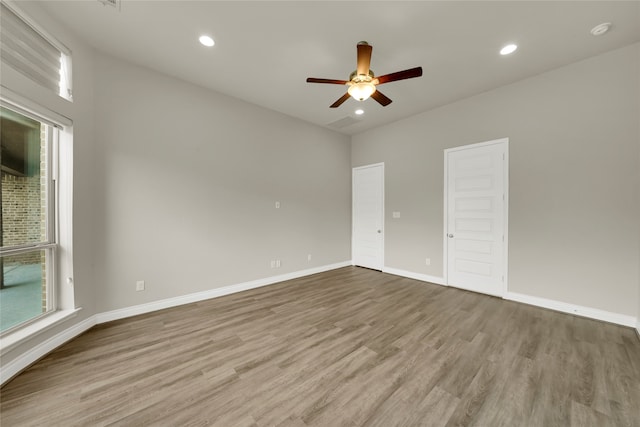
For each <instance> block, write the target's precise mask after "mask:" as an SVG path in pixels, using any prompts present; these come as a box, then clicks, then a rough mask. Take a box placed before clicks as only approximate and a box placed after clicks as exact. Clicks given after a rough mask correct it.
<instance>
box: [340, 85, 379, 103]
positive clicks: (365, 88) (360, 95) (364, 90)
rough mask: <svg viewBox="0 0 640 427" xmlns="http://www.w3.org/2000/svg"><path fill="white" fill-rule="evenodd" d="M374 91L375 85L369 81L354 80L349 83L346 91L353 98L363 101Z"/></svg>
mask: <svg viewBox="0 0 640 427" xmlns="http://www.w3.org/2000/svg"><path fill="white" fill-rule="evenodd" d="M375 91H376V85H374V84H373V83H371V82H366V81H365V82H355V83H351V84H350V85H349V89H347V92H348V93H349V95H351V97H352V98H353V99H356V100H358V101H364V100H366V99H368V98H369V97H370V96H371V95H373V92H375Z"/></svg>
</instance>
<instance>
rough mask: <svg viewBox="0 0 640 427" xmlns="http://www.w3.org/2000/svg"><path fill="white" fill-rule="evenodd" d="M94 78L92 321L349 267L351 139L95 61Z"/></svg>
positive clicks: (153, 75) (125, 67) (121, 65)
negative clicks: (96, 315)
mask: <svg viewBox="0 0 640 427" xmlns="http://www.w3.org/2000/svg"><path fill="white" fill-rule="evenodd" d="M94 78H95V79H96V82H97V83H98V84H96V87H95V114H96V117H97V118H98V119H97V120H96V142H97V147H98V148H97V152H96V169H95V175H94V178H93V179H94V183H95V191H96V193H97V194H98V198H97V200H96V219H95V221H96V228H97V231H96V239H95V242H94V250H95V251H96V253H95V255H96V258H95V259H96V280H97V282H98V287H97V297H98V298H97V301H98V302H97V303H98V307H97V310H98V312H104V311H109V310H113V309H118V308H124V307H130V306H133V305H136V304H141V303H145V302H151V301H156V300H160V299H164V298H170V297H175V296H181V295H185V294H189V293H193V292H199V291H205V290H209V289H213V288H218V287H222V286H226V285H233V284H237V283H242V282H245V281H250V280H254V279H260V278H265V277H268V276H275V275H280V274H284V273H289V272H295V271H300V270H304V269H308V268H313V267H318V266H323V265H328V264H332V263H337V262H344V261H348V260H350V259H351V249H350V233H351V232H350V230H351V217H350V212H351V189H350V184H349V183H350V180H351V168H350V146H349V137H347V136H344V135H340V134H338V133H335V132H333V131H329V130H326V129H323V128H320V127H316V126H313V125H309V124H306V123H303V122H301V121H299V120H297V119H293V118H290V117H287V116H284V115H281V114H279V113H276V112H272V111H268V110H265V109H263V108H259V107H256V106H253V105H251V104H247V103H245V102H242V101H239V100H236V99H233V98H229V97H226V96H223V95H220V94H216V93H212V92H210V91H207V90H205V89H202V88H200V87H197V86H193V85H190V84H187V83H184V82H182V81H178V80H176V79H173V78H170V77H166V76H163V75H160V74H158V73H156V72H153V71H150V70H147V69H143V68H139V67H136V66H133V65H129V64H125V63H123V62H121V61H118V60H115V59H111V58H107V57H104V56H97V57H96V61H95V72H94ZM276 201H279V202H280V204H281V207H280V208H279V209H275V202H276ZM308 254H311V256H312V258H311V261H308V260H307V255H308ZM273 259H280V260H281V267H280V268H278V269H271V268H270V261H271V260H273ZM136 280H145V281H146V287H147V290H146V291H144V292H136V291H135V282H136Z"/></svg>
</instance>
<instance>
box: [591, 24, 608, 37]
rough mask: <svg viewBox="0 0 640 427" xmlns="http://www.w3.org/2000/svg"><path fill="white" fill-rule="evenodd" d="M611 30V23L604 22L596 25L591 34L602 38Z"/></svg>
mask: <svg viewBox="0 0 640 427" xmlns="http://www.w3.org/2000/svg"><path fill="white" fill-rule="evenodd" d="M610 29H611V22H603V23H602V24H600V25H596V26H595V27H593V28H592V29H591V34H593V35H594V36H601V35H603V34H604V33H606V32H607V31H609V30H610Z"/></svg>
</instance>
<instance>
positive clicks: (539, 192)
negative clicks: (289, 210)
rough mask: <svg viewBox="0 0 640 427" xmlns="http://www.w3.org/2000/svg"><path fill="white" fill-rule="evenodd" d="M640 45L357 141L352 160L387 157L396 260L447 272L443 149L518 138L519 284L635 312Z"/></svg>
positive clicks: (535, 292) (514, 248)
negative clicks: (427, 261) (395, 214)
mask: <svg viewBox="0 0 640 427" xmlns="http://www.w3.org/2000/svg"><path fill="white" fill-rule="evenodd" d="M639 49H640V45H638V44H636V45H633V46H629V47H626V48H623V49H619V50H616V51H612V52H609V53H606V54H603V55H600V56H597V57H594V58H590V59H588V60H585V61H581V62H579V63H575V64H573V65H569V66H566V67H563V68H560V69H557V70H554V71H551V72H547V73H544V74H541V75H538V76H536V77H533V78H530V79H527V80H524V81H521V82H518V83H515V84H511V85H508V86H504V87H502V88H499V89H496V90H492V91H490V92H486V93H483V94H480V95H477V96H474V97H471V98H468V99H464V100H462V101H459V102H456V103H453V104H450V105H447V106H444V107H442V108H438V109H435V110H432V111H428V112H425V113H423V114H420V115H417V116H414V117H411V118H408V119H405V120H403V121H399V122H396V123H393V124H391V125H387V126H385V127H382V128H379V129H375V130H372V131H369V132H365V133H362V134H359V135H356V136H354V137H353V139H352V153H351V156H352V166H354V167H355V166H361V165H365V164H370V163H377V162H385V173H386V187H385V191H386V192H385V198H386V200H385V204H386V206H385V211H386V215H387V218H386V221H385V222H386V235H385V239H386V242H385V243H386V245H385V257H386V259H385V264H386V266H387V267H391V268H397V269H402V270H406V271H410V272H414V273H421V274H427V275H432V276H437V277H441V276H442V275H443V271H442V265H443V264H442V262H443V242H442V236H443V233H444V231H443V173H444V171H443V150H444V149H445V148H448V147H455V146H460V145H465V144H471V143H477V142H483V141H488V140H493V139H497V138H501V137H508V138H509V139H510V195H509V197H510V203H509V210H510V217H509V291H510V292H515V293H521V294H526V295H530V296H535V297H540V298H546V299H550V300H555V301H561V302H566V303H571V304H575V305H580V306H585V307H590V308H596V309H601V310H606V311H609V312H613V313H618V314H623V315H629V316H636V315H637V314H638V307H637V303H636V301H637V300H638V292H639V289H638V283H639V269H638V258H639V255H638V251H639V249H638V238H637V236H638V228H639V226H640V224H639V221H638V218H640V203H639V200H638V197H637V186H638V183H639V182H640V175H639V174H640V163H639V162H638V139H639V136H640V135H639V129H638V117H639V116H640V115H639V113H640V109H639V106H638V103H639V98H638V84H639V76H640V70H639V62H640V61H639V58H638V52H639ZM443 84H446V82H443ZM392 211H400V212H401V218H400V219H391V212H392ZM426 257H430V258H431V261H432V263H431V266H426V265H425V261H424V259H425V258H426Z"/></svg>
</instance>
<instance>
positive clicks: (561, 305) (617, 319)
mask: <svg viewBox="0 0 640 427" xmlns="http://www.w3.org/2000/svg"><path fill="white" fill-rule="evenodd" d="M382 272H383V273H388V274H393V275H395V276H401V277H407V278H410V279H415V280H421V281H423V282H429V283H435V284H437V285H442V286H448V285H447V284H446V283H445V281H444V278H443V277H436V276H429V275H426V274H420V273H414V272H412V271H405V270H400V269H396V268H390V267H383V269H382ZM503 298H504V299H506V300H511V301H516V302H521V303H524V304H528V305H533V306H536V307H541V308H547V309H550V310H555V311H560V312H562V313H568V314H574V315H576V316H581V317H587V318H590V319H594V320H602V321H604V322H609V323H615V324H617V325H622V326H629V327H631V328H635V329H636V332H637V334H638V338H639V339H640V317H639V318H637V319H636V318H635V317H633V316H626V315H624V314H619V313H613V312H610V311H605V310H600V309H597V308H591V307H583V306H579V305H575V304H569V303H565V302H561V301H555V300H550V299H546V298H539V297H534V296H530V295H525V294H519V293H516V292H507V294H506V295H504V296H503Z"/></svg>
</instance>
